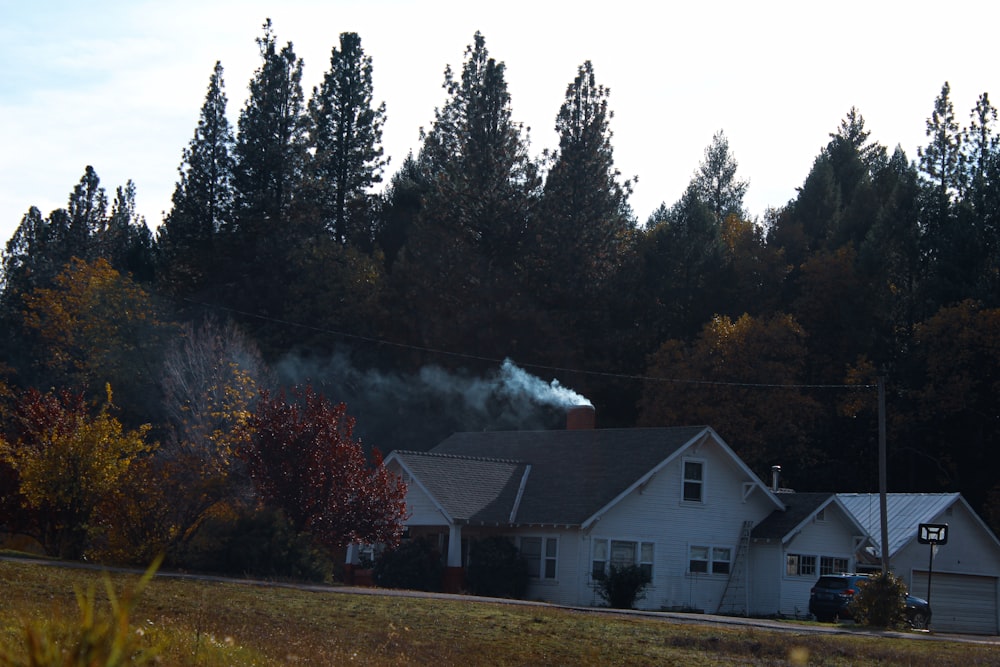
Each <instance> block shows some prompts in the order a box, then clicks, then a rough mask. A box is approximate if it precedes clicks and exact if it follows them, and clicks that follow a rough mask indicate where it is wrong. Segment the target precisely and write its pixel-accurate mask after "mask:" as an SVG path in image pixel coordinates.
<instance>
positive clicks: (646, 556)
mask: <svg viewBox="0 0 1000 667" xmlns="http://www.w3.org/2000/svg"><path fill="white" fill-rule="evenodd" d="M639 562H640V563H652V562H653V543H652V542H643V543H642V550H641V553H640V554H639Z"/></svg>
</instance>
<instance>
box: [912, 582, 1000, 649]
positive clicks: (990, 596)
mask: <svg viewBox="0 0 1000 667" xmlns="http://www.w3.org/2000/svg"><path fill="white" fill-rule="evenodd" d="M910 593H912V594H913V595H916V596H917V597H921V598H926V597H927V571H926V570H915V571H914V572H913V586H912V587H911V589H910ZM931 629H932V630H937V631H938V632H969V633H974V634H982V635H995V634H997V629H998V628H997V578H996V577H977V576H973V575H968V574H944V573H938V572H934V573H933V576H932V577H931Z"/></svg>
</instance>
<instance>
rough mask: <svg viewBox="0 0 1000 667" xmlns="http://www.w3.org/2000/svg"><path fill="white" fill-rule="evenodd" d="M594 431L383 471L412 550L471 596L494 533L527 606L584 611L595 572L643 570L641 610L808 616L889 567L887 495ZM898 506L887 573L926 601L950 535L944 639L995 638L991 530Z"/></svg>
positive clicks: (941, 594) (479, 443)
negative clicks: (823, 595) (522, 570)
mask: <svg viewBox="0 0 1000 667" xmlns="http://www.w3.org/2000/svg"><path fill="white" fill-rule="evenodd" d="M593 424H594V417H593V411H592V409H591V408H586V409H582V408H581V409H574V410H573V411H571V412H570V414H569V415H568V420H567V426H568V428H567V429H566V430H554V431H553V430H550V431H490V432H475V433H456V434H454V435H452V436H451V437H449V438H447V439H446V440H444V441H443V442H441V443H440V444H439V445H438V446H437V447H435V448H433V449H432V450H430V451H429V452H411V451H400V450H397V451H394V452H392V453H391V454H390V455H389V456H388V457H387V458H386V460H385V464H386V465H387V466H388V467H389V468H390V469H391V470H392V471H394V472H396V473H397V474H399V475H401V476H402V477H403V479H404V481H405V482H406V483H407V489H408V490H407V496H406V503H407V506H408V510H409V512H410V516H409V518H408V520H407V522H406V527H407V529H408V533H409V536H410V537H411V538H420V537H423V538H430V539H432V540H434V541H436V543H437V544H438V547H439V549H440V550H441V551H442V553H444V554H446V555H447V571H446V578H445V582H444V583H445V590H450V591H456V592H457V591H460V590H462V588H463V581H464V579H463V577H464V567H465V565H466V564H467V562H468V544H469V541H470V540H473V539H476V538H479V537H485V536H490V535H504V536H507V537H509V538H510V539H511V540H512V541H513V542H514V543H515V544H516V545H517V546H518V548H519V550H520V552H521V555H522V556H523V557H524V558H525V559H526V560H527V561H528V563H529V569H530V573H531V580H530V585H529V590H528V594H527V597H529V598H530V599H537V600H545V601H549V602H554V603H558V604H566V605H574V606H592V605H598V604H601V600H600V597H599V596H598V595H597V593H596V588H595V578H594V574H595V573H598V572H605V571H606V570H607V568H608V567H609V566H610V565H612V564H616V565H625V564H635V565H639V566H641V567H643V568H644V569H646V570H647V571H648V572H649V574H650V576H651V580H652V583H651V585H650V586H649V587H647V589H646V596H645V598H644V599H643V600H641V601H640V602H639V606H640V607H641V608H644V609H653V610H661V609H663V610H692V611H704V612H709V613H729V614H752V615H762V616H763V615H782V616H800V617H803V616H806V615H807V614H808V602H809V589H810V588H811V587H812V586H813V585H814V584H815V582H816V579H817V578H818V577H819V576H821V575H823V574H829V573H839V572H852V571H859V570H862V569H864V568H866V567H868V568H871V569H877V568H878V567H879V566H880V564H879V562H878V559H877V558H874V559H873V558H872V555H874V556H876V557H877V556H878V555H879V554H880V550H879V549H880V547H879V542H878V540H877V537H878V535H879V528H878V517H879V513H878V496H877V495H875V496H870V495H867V494H835V493H794V492H789V491H787V490H784V489H781V490H779V489H778V484H777V479H776V478H775V480H774V482H773V485H772V486H768V485H767V484H765V483H764V482H763V481H762V480H761V479H760V478H759V477H758V476H757V475H755V474H754V473H753V472H752V471H751V470H750V469H749V468H748V467H747V466H746V464H745V463H744V462H743V461H742V460H741V459H740V458H739V457H738V456H737V455H736V454H735V453H734V452H733V450H732V449H731V448H730V447H729V446H728V445H727V444H726V443H725V442H724V441H723V439H722V438H721V437H719V435H718V434H717V433H716V432H715V431H714V430H712V429H711V428H709V427H707V426H695V427H676V428H631V429H595V428H593ZM873 498H874V500H873ZM873 505H874V511H873V510H872V507H873ZM889 507H890V512H889V514H890V546H891V549H890V556H891V566H892V568H893V570H894V571H896V572H897V573H899V574H900V575H901V576H903V578H904V580H905V581H906V583H907V585H908V586H909V588H910V589H911V590H912V591H913V592H914V593H915V594H917V595H920V596H926V594H927V573H928V557H929V551H928V549H929V547H927V546H925V545H918V544H917V541H916V539H915V538H916V531H917V525H918V524H919V523H932V522H939V523H948V524H949V527H950V529H949V530H950V533H949V535H950V537H949V542H948V544H947V545H945V546H941V547H940V548H939V550H938V552H937V555H936V556H935V562H934V568H933V574H932V582H933V583H932V600H931V605H932V609H933V619H932V627H934V628H935V629H937V630H941V631H945V630H956V631H963V632H983V633H989V634H996V633H997V630H998V625H997V623H998V620H997V600H998V579H1000V542H998V541H997V539H996V537H995V536H994V535H993V534H992V533H991V532H990V530H989V529H988V528H987V527H986V525H985V524H984V523H983V522H982V520H981V519H979V517H978V516H976V514H975V512H973V511H972V509H971V508H970V507H969V505H968V504H967V503H966V502H965V500H964V499H962V497H961V496H960V495H959V494H946V495H926V494H889ZM873 521H874V523H873ZM351 553H352V554H353V553H355V552H354V551H352V552H351ZM350 557H352V556H350V555H349V558H350Z"/></svg>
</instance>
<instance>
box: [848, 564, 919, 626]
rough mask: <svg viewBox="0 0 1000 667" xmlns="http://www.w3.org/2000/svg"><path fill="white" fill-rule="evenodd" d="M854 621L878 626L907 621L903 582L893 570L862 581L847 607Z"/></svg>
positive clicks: (894, 624) (902, 623) (903, 623)
mask: <svg viewBox="0 0 1000 667" xmlns="http://www.w3.org/2000/svg"><path fill="white" fill-rule="evenodd" d="M850 611H851V616H852V617H853V618H854V622H855V623H859V624H861V625H871V626H874V627H879V628H896V627H901V626H904V625H905V624H906V584H904V583H903V580H902V579H900V578H899V577H897V576H896V575H895V574H893V573H892V572H885V573H882V574H878V575H875V576H873V577H870V578H869V579H868V580H866V581H863V582H861V584H860V585H859V586H858V592H857V593H855V594H854V599H853V600H851V606H850Z"/></svg>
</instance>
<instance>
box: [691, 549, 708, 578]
mask: <svg viewBox="0 0 1000 667" xmlns="http://www.w3.org/2000/svg"><path fill="white" fill-rule="evenodd" d="M708 553H709V549H708V547H691V556H690V557H689V560H688V572H691V573H694V574H704V573H707V572H708Z"/></svg>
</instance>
